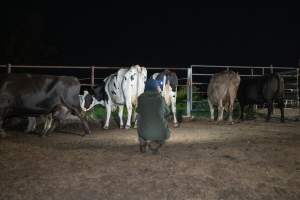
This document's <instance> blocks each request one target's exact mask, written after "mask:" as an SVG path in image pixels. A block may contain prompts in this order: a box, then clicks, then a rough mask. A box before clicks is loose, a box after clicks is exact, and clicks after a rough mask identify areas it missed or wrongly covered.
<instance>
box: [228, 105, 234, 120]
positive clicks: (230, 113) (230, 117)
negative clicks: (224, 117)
mask: <svg viewBox="0 0 300 200" xmlns="http://www.w3.org/2000/svg"><path fill="white" fill-rule="evenodd" d="M228 110H229V118H228V121H229V122H230V123H233V121H232V113H233V104H231V103H230V105H229V109H228Z"/></svg>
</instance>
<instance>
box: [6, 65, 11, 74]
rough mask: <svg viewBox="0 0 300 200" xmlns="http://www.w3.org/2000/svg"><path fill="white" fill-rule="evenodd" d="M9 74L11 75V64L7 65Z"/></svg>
mask: <svg viewBox="0 0 300 200" xmlns="http://www.w3.org/2000/svg"><path fill="white" fill-rule="evenodd" d="M7 73H8V74H10V73H11V64H10V63H8V64H7Z"/></svg>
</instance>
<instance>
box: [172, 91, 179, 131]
mask: <svg viewBox="0 0 300 200" xmlns="http://www.w3.org/2000/svg"><path fill="white" fill-rule="evenodd" d="M171 107H172V113H173V123H174V127H175V128H176V127H178V121H177V117H176V95H175V94H174V95H173V96H172V97H171Z"/></svg>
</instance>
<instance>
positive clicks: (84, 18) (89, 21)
mask: <svg viewBox="0 0 300 200" xmlns="http://www.w3.org/2000/svg"><path fill="white" fill-rule="evenodd" d="M12 12H13V13H14V15H12V14H11V13H12ZM1 15H2V16H1V18H2V20H3V22H2V23H1V24H2V30H4V31H2V32H1V44H2V45H1V47H0V53H1V55H0V63H1V64H6V63H8V62H11V63H14V64H33V65H38V64H50V65H93V64H95V65H110V66H120V65H122V66H124V65H125V66H127V65H131V64H144V65H146V66H147V65H148V66H149V65H152V66H188V65H190V64H211V65H214V64H216V65H270V64H273V65H274V66H277V65H280V66H296V65H298V62H299V57H300V17H299V14H298V11H297V9H296V8H295V9H293V8H267V7H265V8H246V7H244V8H229V7H226V8H215V7H201V6H200V5H185V6H183V5H175V4H160V5H147V4H143V5H128V4H125V3H123V4H118V3H116V2H115V3H114V4H103V3H101V2H100V1H99V3H97V4H86V5H83V3H82V1H81V3H78V4H76V3H74V2H72V4H71V3H69V4H63V3H59V4H55V3H45V2H40V4H38V5H37V4H34V6H32V5H28V4H26V5H20V4H18V6H11V7H10V8H9V9H5V12H2V14H1Z"/></svg>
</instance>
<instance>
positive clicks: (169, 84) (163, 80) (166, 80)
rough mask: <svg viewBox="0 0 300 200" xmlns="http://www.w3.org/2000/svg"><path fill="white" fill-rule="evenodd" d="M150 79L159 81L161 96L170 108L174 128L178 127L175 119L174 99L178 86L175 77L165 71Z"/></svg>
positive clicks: (172, 73)
mask: <svg viewBox="0 0 300 200" xmlns="http://www.w3.org/2000/svg"><path fill="white" fill-rule="evenodd" d="M152 78H153V79H155V80H157V81H159V83H160V85H161V86H162V88H161V89H162V92H161V94H162V96H163V97H164V99H165V101H166V104H167V105H168V106H171V108H172V113H173V123H174V127H178V121H177V118H176V98H177V86H178V78H177V75H176V74H175V73H174V72H171V71H169V70H165V71H163V72H161V73H155V74H153V75H152Z"/></svg>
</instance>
